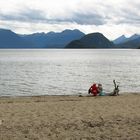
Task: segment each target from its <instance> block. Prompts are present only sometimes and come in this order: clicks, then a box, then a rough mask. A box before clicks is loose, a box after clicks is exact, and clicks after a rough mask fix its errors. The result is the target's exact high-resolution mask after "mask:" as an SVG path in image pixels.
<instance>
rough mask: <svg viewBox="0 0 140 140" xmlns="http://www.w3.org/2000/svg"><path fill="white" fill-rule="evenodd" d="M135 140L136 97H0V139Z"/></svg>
mask: <svg viewBox="0 0 140 140" xmlns="http://www.w3.org/2000/svg"><path fill="white" fill-rule="evenodd" d="M65 139H66V140H139V139H140V94H123V95H120V96H115V97H114V96H104V97H99V96H98V97H78V96H35V97H1V98H0V140H65Z"/></svg>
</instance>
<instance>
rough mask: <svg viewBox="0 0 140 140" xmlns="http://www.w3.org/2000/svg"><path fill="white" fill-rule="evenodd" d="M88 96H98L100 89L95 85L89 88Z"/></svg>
mask: <svg viewBox="0 0 140 140" xmlns="http://www.w3.org/2000/svg"><path fill="white" fill-rule="evenodd" d="M88 94H92V95H93V96H97V94H98V88H97V86H96V84H95V83H94V84H93V85H92V86H91V87H90V88H89V90H88Z"/></svg>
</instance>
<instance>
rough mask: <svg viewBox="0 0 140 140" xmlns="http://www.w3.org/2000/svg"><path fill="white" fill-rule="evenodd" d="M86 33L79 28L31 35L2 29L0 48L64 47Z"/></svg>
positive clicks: (0, 31)
mask: <svg viewBox="0 0 140 140" xmlns="http://www.w3.org/2000/svg"><path fill="white" fill-rule="evenodd" d="M84 35H85V34H84V33H82V32H81V31H79V30H77V29H75V30H64V31H63V32H60V33H55V32H49V33H34V34H29V35H19V34H16V33H14V32H12V31H11V30H5V29H0V48H64V47H65V46H66V45H67V44H68V43H70V42H71V41H73V40H75V39H79V38H81V37H83V36H84Z"/></svg>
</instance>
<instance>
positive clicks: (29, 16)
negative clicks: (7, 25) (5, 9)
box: [0, 9, 46, 22]
mask: <svg viewBox="0 0 140 140" xmlns="http://www.w3.org/2000/svg"><path fill="white" fill-rule="evenodd" d="M0 19H1V20H7V21H19V22H20V21H21V22H37V21H44V20H46V19H45V18H44V13H43V12H42V11H40V10H33V9H26V10H24V11H21V12H20V13H11V14H4V13H1V14H0Z"/></svg>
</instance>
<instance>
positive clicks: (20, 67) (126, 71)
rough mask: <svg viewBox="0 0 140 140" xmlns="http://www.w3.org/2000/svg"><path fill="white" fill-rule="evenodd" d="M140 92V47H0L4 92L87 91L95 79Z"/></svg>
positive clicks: (1, 92) (106, 85)
mask: <svg viewBox="0 0 140 140" xmlns="http://www.w3.org/2000/svg"><path fill="white" fill-rule="evenodd" d="M113 79H116V80H117V81H118V82H119V84H120V90H121V92H140V50H103V49H99V50H91V49H90V50H88V49H87V50H85V49H84V50H63V49H60V50H57V49H50V50H49V49H46V50H43V49H42V50H41V49H40V50H37V49H35V50H24V49H22V50H18V49H13V50H9V49H8V50H5V49H1V50H0V96H17V95H18V96H24V95H25V96H26V95H62V94H64V95H70V94H79V93H81V94H87V90H88V88H89V86H90V85H91V84H92V82H97V83H102V84H103V88H104V90H105V91H106V92H111V91H112V90H113V82H112V80H113Z"/></svg>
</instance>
